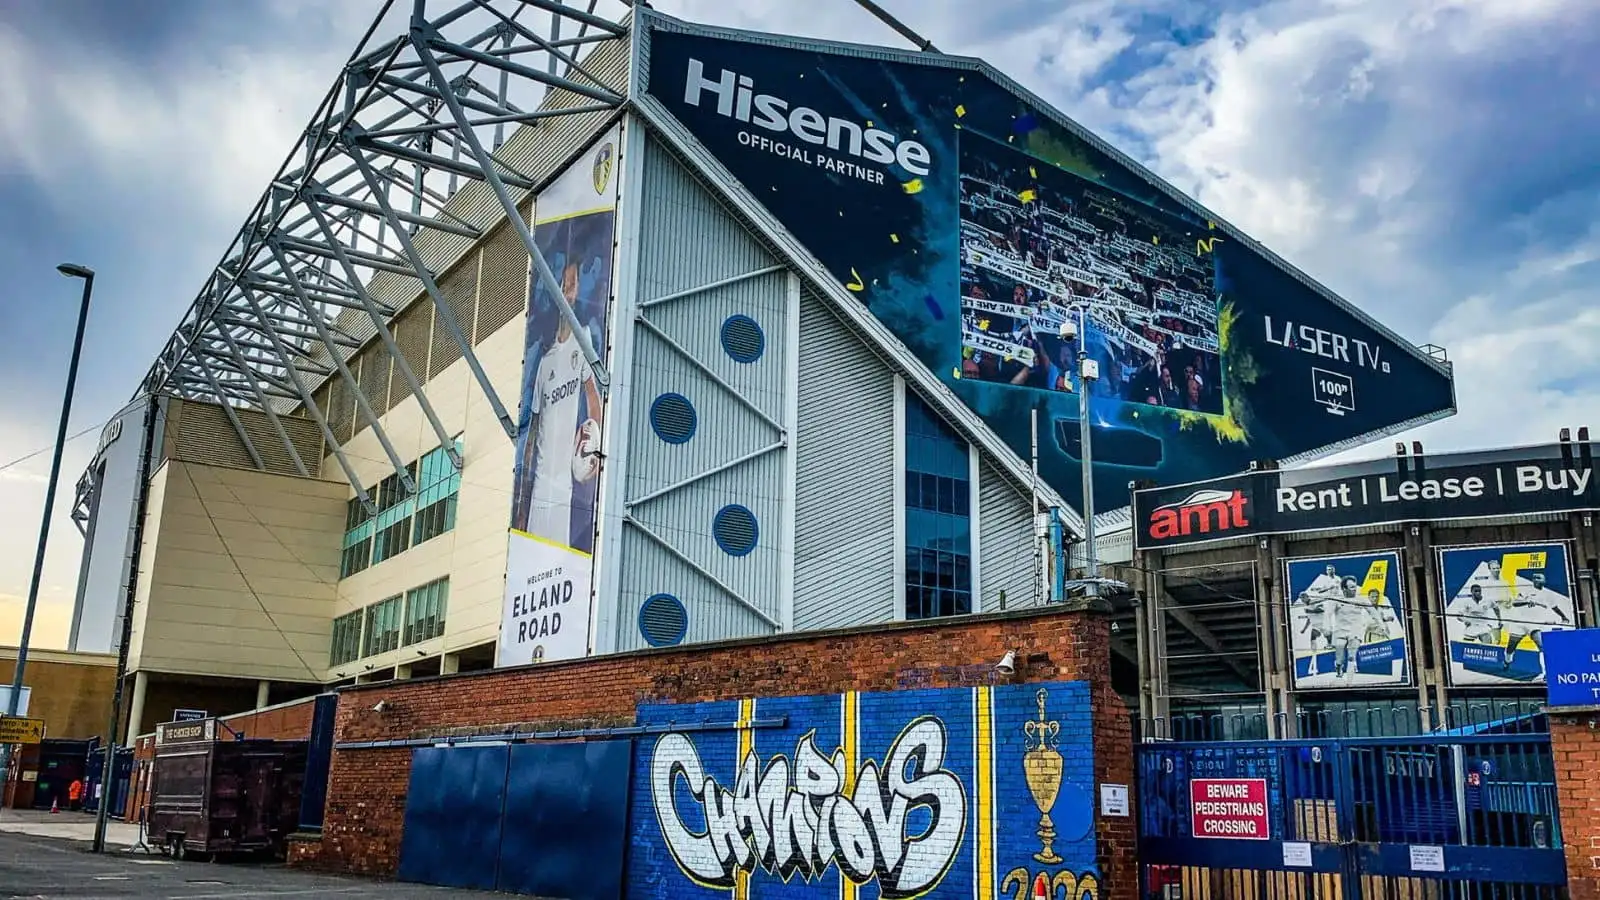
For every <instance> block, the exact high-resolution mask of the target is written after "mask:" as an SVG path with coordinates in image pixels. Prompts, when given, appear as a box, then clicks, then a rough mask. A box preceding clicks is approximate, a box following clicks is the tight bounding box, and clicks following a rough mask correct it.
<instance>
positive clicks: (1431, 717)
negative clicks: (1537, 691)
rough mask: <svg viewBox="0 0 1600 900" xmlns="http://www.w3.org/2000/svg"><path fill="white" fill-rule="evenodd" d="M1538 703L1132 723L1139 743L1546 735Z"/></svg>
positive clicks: (1395, 705)
mask: <svg viewBox="0 0 1600 900" xmlns="http://www.w3.org/2000/svg"><path fill="white" fill-rule="evenodd" d="M1543 708H1544V707H1543V703H1542V702H1541V701H1538V700H1533V699H1523V698H1503V699H1502V698H1491V699H1483V700H1461V701H1457V702H1453V703H1451V704H1450V705H1448V706H1444V707H1433V706H1426V705H1420V704H1418V703H1417V702H1416V701H1415V700H1411V701H1406V700H1397V701H1379V702H1373V701H1348V702H1337V701H1335V702H1320V703H1316V704H1311V703H1306V704H1303V705H1302V706H1301V708H1300V709H1298V710H1296V711H1295V713H1294V714H1293V715H1288V714H1284V713H1277V714H1275V715H1274V716H1272V717H1271V721H1270V724H1271V725H1272V726H1273V727H1272V728H1269V727H1268V725H1269V719H1268V716H1267V714H1266V712H1265V711H1264V709H1263V708H1262V707H1261V706H1259V705H1253V704H1235V705H1220V704H1218V705H1212V706H1207V707H1199V708H1194V709H1191V710H1189V711H1184V712H1174V713H1173V714H1172V715H1170V716H1164V717H1160V718H1148V719H1141V720H1139V721H1138V722H1136V723H1135V728H1136V739H1138V740H1143V741H1263V740H1267V739H1268V738H1269V737H1271V736H1278V737H1291V736H1292V737H1294V738H1299V739H1339V740H1344V739H1360V738H1372V737H1410V736H1414V735H1425V734H1448V733H1470V734H1483V733H1495V734H1531V733H1542V732H1545V731H1547V730H1548V726H1547V725H1546V723H1545V719H1544V715H1543V712H1542V710H1543Z"/></svg>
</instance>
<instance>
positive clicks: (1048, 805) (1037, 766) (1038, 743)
mask: <svg viewBox="0 0 1600 900" xmlns="http://www.w3.org/2000/svg"><path fill="white" fill-rule="evenodd" d="M1046 695H1047V692H1046V691H1045V690H1044V689H1042V688H1041V689H1040V690H1039V694H1038V699H1039V718H1038V720H1037V721H1030V722H1025V723H1023V726H1022V733H1023V735H1024V736H1025V737H1026V738H1027V751H1026V752H1025V753H1023V754H1022V773H1023V775H1024V776H1026V778H1027V780H1028V792H1029V793H1031V794H1033V802H1034V805H1035V806H1037V807H1039V830H1038V831H1037V832H1036V834H1038V835H1039V840H1040V841H1041V842H1042V843H1043V845H1044V846H1043V848H1042V849H1041V850H1040V851H1039V852H1038V853H1035V854H1034V855H1033V858H1034V859H1036V860H1038V861H1039V862H1042V863H1044V864H1045V865H1055V864H1056V863H1059V862H1061V857H1060V856H1057V855H1056V852H1055V850H1053V849H1051V847H1050V845H1051V843H1053V842H1054V841H1055V839H1056V826H1055V823H1054V822H1052V821H1050V810H1052V809H1054V808H1055V805H1056V796H1057V795H1058V794H1059V793H1060V792H1061V752H1060V751H1059V750H1057V749H1056V748H1055V744H1056V739H1057V737H1058V736H1059V735H1060V734H1061V723H1060V722H1052V721H1049V720H1047V719H1046V718H1045V714H1044V699H1045V697H1046Z"/></svg>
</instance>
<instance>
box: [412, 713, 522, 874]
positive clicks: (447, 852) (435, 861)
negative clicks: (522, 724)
mask: <svg viewBox="0 0 1600 900" xmlns="http://www.w3.org/2000/svg"><path fill="white" fill-rule="evenodd" d="M510 757H511V748H510V747H508V746H504V745H502V746H489V747H422V748H419V749H417V750H416V751H414V752H413V753H412V757H411V784H410V787H409V788H408V791H407V794H406V815H405V831H404V832H403V834H402V836H401V839H400V879H401V880H402V881H415V882H420V883H423V884H438V885H444V886H446V887H459V888H475V889H478V890H493V889H494V886H495V869H496V857H497V856H498V855H499V852H500V820H501V815H502V813H503V810H504V807H505V792H506V766H507V763H508V762H509V761H510Z"/></svg>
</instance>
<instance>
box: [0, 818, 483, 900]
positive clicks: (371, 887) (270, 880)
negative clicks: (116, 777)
mask: <svg viewBox="0 0 1600 900" xmlns="http://www.w3.org/2000/svg"><path fill="white" fill-rule="evenodd" d="M5 825H13V827H10V828H7V827H4V826H5ZM23 827H34V828H55V829H76V828H77V827H78V823H75V822H69V823H66V824H63V825H53V824H50V823H45V824H42V825H39V824H34V825H30V826H24V825H22V824H20V823H17V817H15V816H13V814H12V811H11V810H5V811H4V813H0V900H123V898H134V897H137V898H142V900H250V898H258V897H259V898H273V897H294V898H305V900H310V898H318V897H333V898H339V900H346V898H348V900H369V898H371V900H376V898H380V897H381V898H384V900H422V898H438V897H449V896H458V895H467V896H488V895H483V894H479V893H478V892H475V891H458V890H453V889H448V888H435V887H425V886H421V885H411V884H395V883H391V882H379V881H368V880H363V879H355V878H341V877H336V876H331V875H317V874H311V873H307V872H299V871H291V870H289V869H285V868H284V867H283V866H281V865H276V864H267V865H262V864H259V863H200V862H190V861H185V862H181V863H180V862H175V861H173V860H170V859H167V858H165V857H163V856H161V855H160V854H159V853H151V854H149V855H146V854H144V853H142V852H137V851H133V852H129V851H128V850H127V849H125V848H126V845H122V847H119V848H118V849H114V850H111V851H110V852H107V853H104V854H97V853H90V852H88V844H87V843H86V842H85V841H86V840H87V839H84V841H80V840H78V839H77V838H76V837H68V838H62V837H45V836H42V835H39V834H30V833H26V832H23V831H21V830H20V829H21V828H23ZM93 829H94V820H93V819H92V818H90V819H89V833H90V834H91V835H92V834H93ZM108 846H109V842H108Z"/></svg>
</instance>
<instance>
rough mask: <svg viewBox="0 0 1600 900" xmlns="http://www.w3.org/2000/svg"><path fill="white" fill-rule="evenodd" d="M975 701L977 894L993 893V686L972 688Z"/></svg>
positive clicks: (991, 894)
mask: <svg viewBox="0 0 1600 900" xmlns="http://www.w3.org/2000/svg"><path fill="white" fill-rule="evenodd" d="M974 690H975V691H976V692H977V695H978V697H977V701H978V702H977V705H976V709H975V710H974V713H973V717H972V718H973V728H972V731H973V735H974V736H973V748H972V749H973V759H974V760H975V761H976V763H977V766H976V768H977V772H976V773H975V779H974V780H975V781H976V782H977V783H976V784H975V785H974V786H973V787H974V788H975V790H976V792H977V795H978V796H977V797H976V799H975V802H974V803H973V806H974V807H975V808H976V809H977V811H978V822H977V826H978V827H977V836H978V845H977V847H975V848H974V850H975V852H976V853H977V857H978V859H977V882H978V883H977V895H978V896H979V897H993V896H995V880H994V688H992V687H980V688H974Z"/></svg>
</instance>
